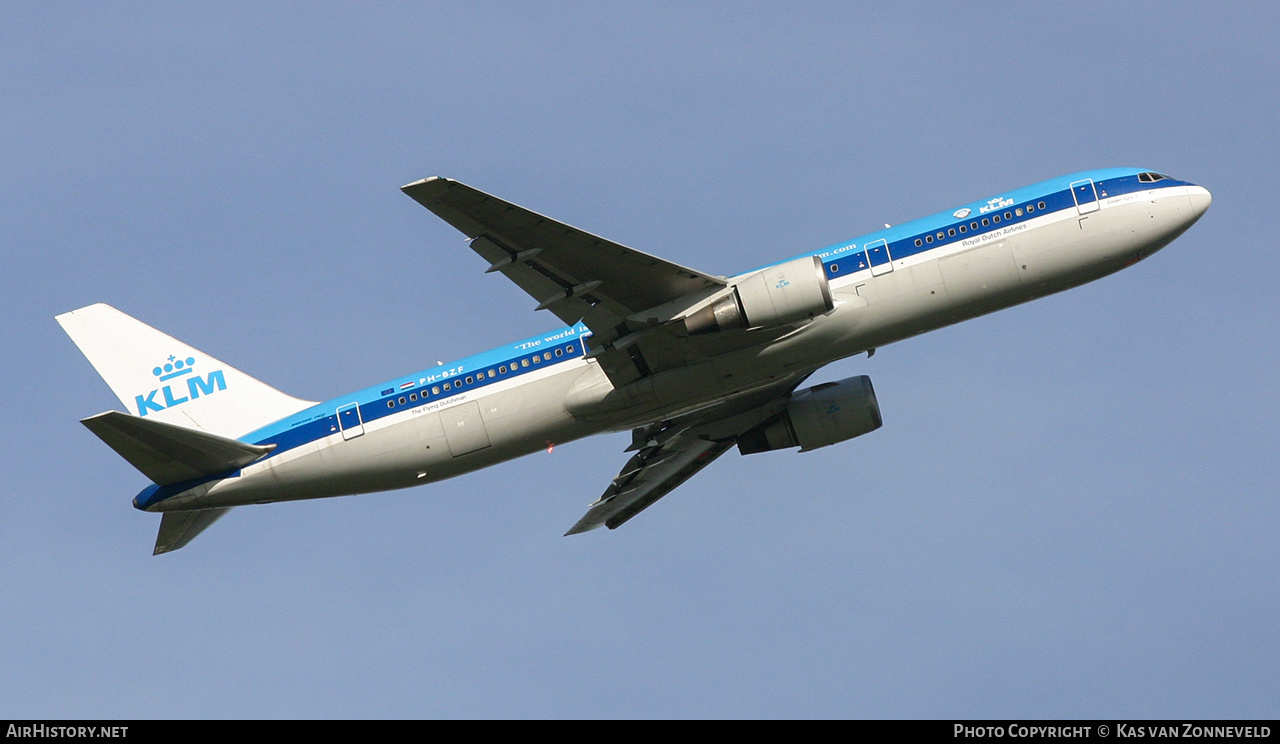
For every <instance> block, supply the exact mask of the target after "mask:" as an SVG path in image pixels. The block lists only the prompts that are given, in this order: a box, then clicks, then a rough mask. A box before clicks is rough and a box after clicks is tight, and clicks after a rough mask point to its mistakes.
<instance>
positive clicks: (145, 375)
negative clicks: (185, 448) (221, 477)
mask: <svg viewBox="0 0 1280 744" xmlns="http://www.w3.org/2000/svg"><path fill="white" fill-rule="evenodd" d="M57 320H58V323H59V324H61V325H62V329H63V330H64V331H66V332H67V335H68V336H70V337H71V340H72V341H74V342H75V344H76V346H78V347H80V351H81V352H82V353H83V354H84V355H85V357H87V358H88V359H89V363H90V364H92V365H93V367H94V369H96V370H97V371H98V374H100V375H102V379H103V380H105V381H106V383H107V385H108V386H110V387H111V391H112V392H113V393H115V394H116V397H117V398H119V399H120V402H122V403H124V407H125V410H126V411H128V412H130V413H132V414H134V415H136V416H138V417H141V418H145V419H147V420H149V421H159V422H163V423H167V424H175V425H177V426H184V427H187V428H197V429H201V430H203V431H206V432H209V433H210V434H217V435H219V436H223V437H232V438H235V437H240V436H243V435H245V434H247V433H249V432H251V431H253V430H254V429H257V428H260V427H262V426H265V425H267V424H269V423H272V422H273V421H278V420H280V419H282V418H284V417H285V416H288V415H289V414H291V413H297V412H298V411H301V410H302V409H304V408H307V407H308V406H311V405H314V403H312V402H310V401H305V400H300V399H298V398H294V397H292V396H290V395H286V394H284V393H282V392H280V391H279V390H276V389H275V388H273V387H271V386H270V385H267V384H266V383H264V382H260V381H258V380H256V379H254V378H252V377H250V376H249V375H246V374H245V373H243V372H241V371H240V370H238V369H236V368H234V367H231V366H229V365H227V364H224V363H222V362H220V361H218V360H217V359H214V358H213V357H211V356H209V355H208V354H205V353H203V352H201V351H198V350H196V349H194V348H192V347H190V346H188V345H186V344H184V343H182V342H181V341H178V340H177V339H175V338H173V337H171V336H168V335H166V334H164V333H161V332H160V331H157V330H156V329H154V328H152V327H151V326H149V325H147V324H145V323H143V322H141V321H138V320H135V319H134V318H131V317H129V316H128V315H125V314H124V313H122V312H120V311H119V310H116V309H115V308H113V307H111V306H110V305H104V304H101V303H99V304H97V305H90V306H88V307H82V308H80V309H79V310H72V311H71V312H69V313H65V314H63V315H59V316H58V317H57ZM95 433H96V432H95Z"/></svg>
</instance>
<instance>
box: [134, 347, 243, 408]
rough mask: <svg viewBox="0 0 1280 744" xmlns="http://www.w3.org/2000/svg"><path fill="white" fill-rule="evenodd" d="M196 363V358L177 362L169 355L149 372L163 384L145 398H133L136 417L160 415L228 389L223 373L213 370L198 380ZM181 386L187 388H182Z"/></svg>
mask: <svg viewBox="0 0 1280 744" xmlns="http://www.w3.org/2000/svg"><path fill="white" fill-rule="evenodd" d="M195 363H196V358H195V357H187V358H186V359H178V358H176V357H174V356H173V355H172V354H171V355H169V361H167V362H165V364H164V366H161V367H155V368H154V369H152V370H151V374H153V375H155V376H156V381H157V382H161V383H166V384H164V385H163V386H161V387H158V388H156V389H155V390H152V391H151V392H149V393H147V394H146V395H135V396H134V401H135V402H136V403H137V404H138V415H139V416H146V415H147V413H148V412H149V411H156V412H159V411H163V410H164V409H166V408H173V407H174V406H180V405H182V404H183V403H186V402H187V401H189V400H195V399H196V398H199V397H200V396H201V395H212V394H213V393H214V392H216V391H218V390H226V389H227V378H226V377H225V376H224V375H223V374H222V370H220V369H219V370H215V371H213V372H210V373H209V374H208V376H206V377H201V376H200V375H198V374H196V371H195ZM184 382H185V383H186V385H183V383H184ZM174 388H177V389H176V390H175V389H174ZM183 393H186V394H185V395H183ZM156 396H160V398H161V400H162V401H163V402H161V401H158V400H156Z"/></svg>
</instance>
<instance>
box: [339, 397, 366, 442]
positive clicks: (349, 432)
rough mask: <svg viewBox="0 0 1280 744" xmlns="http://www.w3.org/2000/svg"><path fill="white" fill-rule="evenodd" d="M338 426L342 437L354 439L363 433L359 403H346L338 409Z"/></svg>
mask: <svg viewBox="0 0 1280 744" xmlns="http://www.w3.org/2000/svg"><path fill="white" fill-rule="evenodd" d="M338 428H339V429H341V430H342V438H343V439H355V438H356V437H358V436H360V435H361V434H363V433H364V421H363V420H362V419H361V418H360V404H359V403H348V404H346V405H345V406H342V407H340V408H339V409H338Z"/></svg>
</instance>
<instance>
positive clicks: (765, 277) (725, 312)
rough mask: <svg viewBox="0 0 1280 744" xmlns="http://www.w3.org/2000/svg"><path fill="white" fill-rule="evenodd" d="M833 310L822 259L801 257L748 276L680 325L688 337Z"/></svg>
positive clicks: (806, 317) (787, 321) (781, 322)
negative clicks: (683, 327)
mask: <svg viewBox="0 0 1280 744" xmlns="http://www.w3.org/2000/svg"><path fill="white" fill-rule="evenodd" d="M833 307H835V302H834V301H833V300H832V299H831V287H830V286H829V285H828V284H827V272H826V271H825V270H823V268H822V259H821V258H819V257H817V256H805V257H804V258H797V259H795V260H794V261H788V262H786V263H784V264H779V265H777V266H770V267H769V268H767V269H764V270H763V271H758V272H756V273H755V274H752V275H751V276H749V277H747V278H746V279H743V280H742V281H741V282H739V283H738V284H736V285H734V287H733V292H732V293H730V294H729V295H727V296H725V297H722V298H720V299H719V300H717V301H716V302H714V303H712V304H710V305H708V306H707V307H704V308H702V309H701V310H699V311H697V312H695V313H693V314H692V315H689V316H688V317H686V318H685V320H684V323H685V328H687V329H688V331H689V334H690V335H698V334H702V333H715V332H718V331H728V330H733V329H735V328H766V327H770V326H779V325H784V324H786V323H794V322H796V321H801V320H807V319H809V318H812V317H814V316H815V315H822V314H823V313H826V312H829V311H830V310H831V309H832V308H833Z"/></svg>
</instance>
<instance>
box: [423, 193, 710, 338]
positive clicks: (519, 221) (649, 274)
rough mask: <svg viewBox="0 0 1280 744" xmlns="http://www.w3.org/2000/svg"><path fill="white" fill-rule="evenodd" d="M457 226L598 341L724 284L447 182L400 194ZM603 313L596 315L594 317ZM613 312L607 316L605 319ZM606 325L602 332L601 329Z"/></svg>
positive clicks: (493, 263)
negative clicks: (638, 316)
mask: <svg viewBox="0 0 1280 744" xmlns="http://www.w3.org/2000/svg"><path fill="white" fill-rule="evenodd" d="M401 190H402V191H404V192H405V193H406V194H408V195H409V196H411V197H413V199H414V200H415V201H417V202H418V203H419V204H421V205H422V206H424V207H426V208H427V209H429V210H431V211H432V212H434V213H435V214H436V215H437V216H439V217H440V218H441V219H443V220H444V221H445V222H448V223H449V224H450V225H453V226H454V227H456V228H457V229H458V230H460V231H461V232H462V233H463V234H464V235H466V236H467V237H468V238H471V248H472V250H474V251H475V252H476V253H479V254H480V255H481V256H482V257H483V258H485V259H486V260H488V261H489V271H499V272H502V274H504V275H505V276H506V277H507V278H509V279H511V280H512V281H513V282H515V283H516V284H517V285H518V286H519V287H520V288H521V289H523V290H524V291H525V292H528V293H529V294H530V295H531V296H532V297H533V298H534V299H535V300H537V301H538V309H539V310H543V309H546V310H550V311H551V312H553V313H555V314H556V316H558V317H559V318H560V319H561V320H563V321H564V322H566V323H570V324H572V323H577V322H578V321H580V320H582V321H584V322H586V324H587V326H588V327H590V328H591V329H592V331H594V332H595V333H597V334H600V333H602V332H603V331H605V330H607V329H610V328H612V327H613V326H612V325H606V324H608V322H609V320H610V319H612V320H613V321H614V323H615V324H616V323H617V322H618V321H619V320H620V319H622V318H625V317H627V316H628V315H632V314H634V313H638V312H640V311H642V310H647V309H649V308H652V307H656V306H658V305H662V304H664V303H667V302H670V301H672V300H675V299H678V298H681V297H684V296H685V295H688V294H689V293H691V292H696V291H698V290H701V289H708V288H719V287H723V286H725V282H724V280H723V279H718V278H716V277H713V276H708V275H707V274H703V273H702V272H700V271H695V270H694V269H689V268H685V267H684V266H680V265H678V264H674V263H671V262H670V261H665V260H663V259H661V258H657V257H656V256H650V255H648V254H646V253H641V252H640V251H637V250H635V249H633V248H627V247H626V246H623V245H619V244H617V243H614V242H613V241H611V240H606V239H604V238H601V237H598V236H595V235H592V234H591V233H588V232H584V231H582V230H579V229H578V228H576V227H570V226H569V225H566V224H564V223H563V222H557V221H555V220H553V219H551V218H549V217H544V216H542V215H540V214H537V213H536V212H531V211H529V210H527V209H525V208H523V207H519V206H516V205H515V204H511V203H510V202H506V201H503V200H502V199H499V198H497V197H494V196H490V195H489V194H486V193H484V192H482V191H477V190H476V189H473V188H471V187H470V186H467V185H465V184H462V183H458V182H457V181H453V180H450V179H447V178H439V177H433V178H427V179H424V180H421V181H415V182H414V183H411V184H409V185H407V186H403V187H401ZM597 308H599V310H598V311H597V312H595V313H594V314H593V313H592V310H594V309H597ZM606 309H607V310H608V312H607V313H605V312H602V311H603V310H606ZM597 326H599V327H597Z"/></svg>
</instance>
